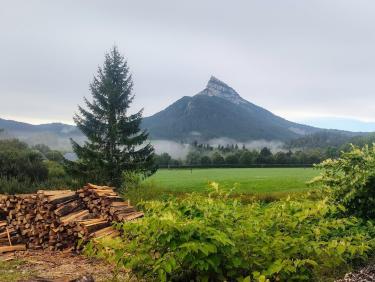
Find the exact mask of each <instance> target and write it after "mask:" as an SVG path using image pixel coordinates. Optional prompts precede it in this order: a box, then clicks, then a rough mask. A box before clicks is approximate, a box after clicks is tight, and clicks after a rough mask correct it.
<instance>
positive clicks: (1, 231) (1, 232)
mask: <svg viewBox="0 0 375 282" xmlns="http://www.w3.org/2000/svg"><path fill="white" fill-rule="evenodd" d="M21 241H22V239H21V236H19V234H18V233H17V232H16V230H15V229H14V228H12V227H9V226H8V223H7V222H6V221H5V220H0V254H2V253H6V252H12V251H20V250H25V249H26V245H25V244H20V242H21Z"/></svg>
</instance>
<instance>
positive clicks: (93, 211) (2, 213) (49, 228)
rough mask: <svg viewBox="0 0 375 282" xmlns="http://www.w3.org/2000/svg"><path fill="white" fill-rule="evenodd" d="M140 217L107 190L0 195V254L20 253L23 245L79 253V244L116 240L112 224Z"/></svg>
mask: <svg viewBox="0 0 375 282" xmlns="http://www.w3.org/2000/svg"><path fill="white" fill-rule="evenodd" d="M142 216H143V213H141V212H138V211H136V209H135V208H134V207H132V206H131V205H130V203H129V202H124V201H123V200H122V198H121V197H120V196H119V195H118V194H117V193H116V192H115V191H114V188H112V187H107V186H97V185H93V184H88V185H87V186H85V187H84V188H82V189H80V190H78V191H71V190H57V191H45V190H40V191H38V192H37V193H36V194H24V195H10V196H5V195H0V253H1V252H2V251H1V248H4V249H3V250H4V252H5V251H7V250H9V251H13V249H15V250H19V249H22V247H21V246H25V245H20V244H22V243H23V244H26V247H27V248H29V249H49V250H63V249H72V250H73V249H78V248H79V245H80V244H79V242H86V241H88V240H90V239H92V238H101V237H104V236H111V237H114V236H118V235H119V232H118V231H117V230H115V229H114V228H113V227H112V226H111V223H112V222H113V221H117V222H120V221H129V220H133V219H136V218H139V217H142ZM2 218H3V220H2ZM12 246H13V249H12V248H10V247H12Z"/></svg>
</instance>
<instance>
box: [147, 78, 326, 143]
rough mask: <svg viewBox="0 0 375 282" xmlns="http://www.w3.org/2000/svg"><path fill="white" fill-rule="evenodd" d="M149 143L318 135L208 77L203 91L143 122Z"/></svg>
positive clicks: (274, 138) (288, 138)
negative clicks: (148, 133)
mask: <svg viewBox="0 0 375 282" xmlns="http://www.w3.org/2000/svg"><path fill="white" fill-rule="evenodd" d="M142 126H143V127H144V128H147V129H148V130H149V132H150V136H151V137H152V138H153V139H167V140H175V141H191V140H199V141H204V140H210V139H213V138H221V137H226V138H231V139H235V140H237V141H241V142H244V141H249V140H260V139H264V140H280V141H287V140H291V139H294V138H298V137H301V136H304V135H307V134H312V133H315V132H318V131H320V129H319V128H315V127H312V126H307V125H302V124H298V123H294V122H291V121H288V120H286V119H283V118H281V117H279V116H276V115H274V114H273V113H271V112H270V111H268V110H266V109H264V108H261V107H259V106H257V105H254V104H252V103H250V102H248V101H246V100H245V99H243V98H242V97H241V96H240V95H239V94H238V93H237V92H236V91H235V90H234V89H233V88H231V87H229V86H228V85H227V84H225V83H224V82H222V81H220V80H219V79H217V78H215V77H213V76H212V77H211V78H210V80H209V81H208V83H207V86H206V88H205V89H204V90H202V91H201V92H199V93H198V94H196V95H195V96H192V97H187V96H185V97H182V98H181V99H179V100H178V101H176V102H175V103H173V104H172V105H170V106H169V107H167V108H166V109H165V110H163V111H161V112H158V113H156V114H155V115H153V116H150V117H146V118H144V120H143V125H142Z"/></svg>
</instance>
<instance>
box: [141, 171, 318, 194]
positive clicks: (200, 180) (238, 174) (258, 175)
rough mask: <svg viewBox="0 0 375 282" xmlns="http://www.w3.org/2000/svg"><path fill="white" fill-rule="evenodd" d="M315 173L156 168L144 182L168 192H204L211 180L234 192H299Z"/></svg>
mask: <svg viewBox="0 0 375 282" xmlns="http://www.w3.org/2000/svg"><path fill="white" fill-rule="evenodd" d="M318 173H319V171H317V170H315V169H313V168H212V169H193V170H192V172H191V171H190V169H170V170H168V169H160V170H158V172H157V173H156V174H155V175H153V176H152V177H150V178H149V179H147V180H146V182H145V184H152V186H156V187H158V189H160V190H162V191H170V192H204V191H207V188H208V183H209V182H211V181H215V182H218V183H219V184H220V187H222V188H224V189H231V188H233V187H236V188H235V192H236V193H273V192H300V191H304V190H307V189H308V187H307V185H306V181H309V180H310V179H312V178H313V177H315V176H317V175H318Z"/></svg>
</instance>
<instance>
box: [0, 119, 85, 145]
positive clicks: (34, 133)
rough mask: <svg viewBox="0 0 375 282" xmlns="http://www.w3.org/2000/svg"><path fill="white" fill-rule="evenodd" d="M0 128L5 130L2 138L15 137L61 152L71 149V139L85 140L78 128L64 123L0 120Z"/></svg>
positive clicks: (0, 135)
mask: <svg viewBox="0 0 375 282" xmlns="http://www.w3.org/2000/svg"><path fill="white" fill-rule="evenodd" d="M0 128H1V129H4V132H3V133H1V134H0V137H8V138H9V137H15V138H18V139H20V140H23V141H25V142H27V143H28V144H30V145H35V144H46V145H48V146H50V147H51V148H53V149H59V150H70V149H71V145H70V140H69V138H74V139H75V140H77V141H79V142H83V140H84V136H83V135H82V133H81V132H80V131H79V130H78V128H77V127H75V126H73V125H68V124H63V123H48V124H40V125H33V124H29V123H24V122H19V121H14V120H6V119H1V118H0Z"/></svg>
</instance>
